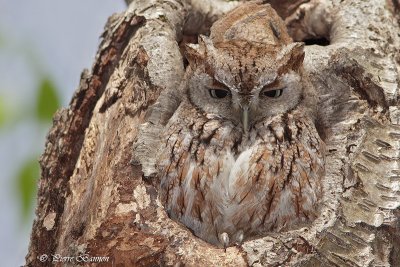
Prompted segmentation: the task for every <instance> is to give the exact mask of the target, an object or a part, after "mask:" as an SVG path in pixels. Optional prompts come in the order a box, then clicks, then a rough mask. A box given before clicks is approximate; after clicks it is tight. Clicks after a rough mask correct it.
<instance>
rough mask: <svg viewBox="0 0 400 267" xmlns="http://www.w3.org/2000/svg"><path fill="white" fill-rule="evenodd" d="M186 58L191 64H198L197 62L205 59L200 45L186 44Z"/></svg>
mask: <svg viewBox="0 0 400 267" xmlns="http://www.w3.org/2000/svg"><path fill="white" fill-rule="evenodd" d="M185 57H186V59H187V60H188V61H189V63H190V64H196V62H198V61H199V60H202V59H203V58H204V51H202V49H201V47H200V45H198V44H186V45H185Z"/></svg>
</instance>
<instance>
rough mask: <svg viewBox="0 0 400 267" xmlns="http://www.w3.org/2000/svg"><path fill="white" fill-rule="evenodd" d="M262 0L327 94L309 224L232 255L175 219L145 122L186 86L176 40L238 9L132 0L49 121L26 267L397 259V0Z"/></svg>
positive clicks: (198, 0) (377, 262) (199, 1)
mask: <svg viewBox="0 0 400 267" xmlns="http://www.w3.org/2000/svg"><path fill="white" fill-rule="evenodd" d="M127 2H131V1H127ZM264 2H270V3H271V5H272V6H273V7H274V8H275V9H276V10H277V11H278V13H279V14H280V15H281V16H282V17H283V18H284V19H285V22H286V24H287V27H288V30H289V32H290V34H291V35H292V37H293V39H294V40H296V41H305V42H306V44H308V45H307V46H306V50H305V51H306V58H305V69H306V70H307V71H308V72H309V73H310V77H311V79H312V82H313V84H314V86H315V88H316V89H317V92H318V94H319V99H320V103H319V120H318V122H319V123H318V125H317V128H318V130H319V132H320V134H321V136H322V138H323V139H324V141H325V143H326V144H327V148H328V149H327V155H326V176H325V177H324V178H323V184H324V188H325V191H324V198H323V208H322V212H321V214H320V215H319V217H318V218H317V219H316V220H315V221H314V222H313V223H312V225H310V226H309V227H305V228H302V229H299V230H294V231H289V232H284V233H272V234H270V235H268V236H266V237H264V238H260V239H255V240H251V241H247V242H245V243H244V244H243V245H242V246H238V247H229V248H228V249H227V250H226V252H224V250H223V249H219V248H216V247H214V246H212V245H210V244H208V243H206V242H204V241H202V240H200V239H198V238H196V237H195V236H193V235H192V233H191V232H190V231H189V230H187V229H186V228H185V227H183V226H182V225H180V224H178V223H176V222H175V221H172V220H170V219H169V218H168V215H167V214H166V212H165V211H164V208H163V206H162V203H160V200H159V197H158V187H157V185H156V184H154V183H152V182H151V181H148V180H146V179H144V178H143V177H142V171H141V166H140V165H139V164H137V162H132V161H131V159H132V158H135V151H133V144H134V142H135V140H136V138H137V135H138V127H139V125H140V124H142V123H144V122H145V121H146V112H147V110H148V108H149V107H150V106H151V105H152V104H154V103H155V102H156V100H157V98H158V96H159V95H160V93H161V92H162V91H164V90H167V89H171V88H176V87H178V86H179V83H180V80H181V79H182V77H183V74H184V61H183V59H182V55H181V52H180V48H179V46H178V43H177V41H178V42H185V41H187V40H193V39H194V40H196V38H193V36H196V35H198V34H200V33H202V34H207V31H208V29H209V27H210V26H211V25H212V23H213V22H214V21H215V20H216V19H218V18H219V17H220V16H221V15H222V14H224V13H226V12H227V11H228V10H230V9H232V8H234V7H235V6H237V5H239V4H240V3H239V2H225V1H223V0H215V1H212V0H191V1H189V0H187V1H185V0H169V1H161V0H146V1H144V0H135V1H132V3H130V5H129V8H128V9H127V11H126V12H125V13H123V14H117V15H113V16H112V17H111V18H110V19H109V21H108V23H107V25H106V27H105V32H104V34H103V40H102V42H101V44H100V47H99V51H98V53H97V56H96V59H95V63H94V65H93V68H92V70H91V71H90V72H89V71H87V70H86V71H84V72H83V73H82V76H81V82H80V85H79V88H78V89H77V90H76V92H75V95H74V96H73V98H72V100H71V103H70V105H69V107H68V108H66V109H62V110H60V111H58V112H57V114H56V115H55V117H54V124H53V127H52V129H51V130H50V132H49V134H48V137H47V143H46V148H45V151H44V153H43V156H42V158H41V160H40V164H41V169H42V174H41V179H40V183H39V192H38V206H37V210H36V216H37V218H36V219H35V222H34V224H33V228H32V236H31V244H30V247H29V252H28V255H27V257H26V265H27V266H47V265H49V266H50V265H51V266H53V265H54V264H56V265H59V266H76V265H77V264H83V265H89V264H92V265H93V266H94V265H96V266H98V265H99V266H164V265H166V266H400V208H399V206H400V110H399V103H400V96H399V88H400V86H399V77H400V76H399V73H400V53H399V51H400V27H399V22H400V16H399V15H396V14H399V13H400V3H399V1H397V0H392V1H390V0H386V1H383V0H371V1H362V0H355V1H350V0H344V1H343V0H342V1H340V0H333V1H328V0H308V1H307V0H296V1H288V0H285V1H283V0H282V1H275V0H270V1H264ZM56 255H60V256H62V257H64V258H59V257H58V256H56ZM79 255H86V256H88V257H87V258H82V257H81V258H80V257H79ZM67 257H71V258H67ZM96 257H109V258H108V259H107V258H103V259H102V258H96ZM62 261H63V262H62ZM100 261H102V262H103V263H102V264H98V263H99V262H100Z"/></svg>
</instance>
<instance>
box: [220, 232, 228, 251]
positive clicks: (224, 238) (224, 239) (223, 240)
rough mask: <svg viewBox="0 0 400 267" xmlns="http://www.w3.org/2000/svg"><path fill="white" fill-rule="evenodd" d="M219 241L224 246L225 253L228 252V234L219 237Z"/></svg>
mask: <svg viewBox="0 0 400 267" xmlns="http://www.w3.org/2000/svg"><path fill="white" fill-rule="evenodd" d="M219 241H220V242H221V243H222V245H224V251H225V252H226V248H227V247H228V245H229V236H228V234H227V233H225V232H223V233H222V234H220V235H219Z"/></svg>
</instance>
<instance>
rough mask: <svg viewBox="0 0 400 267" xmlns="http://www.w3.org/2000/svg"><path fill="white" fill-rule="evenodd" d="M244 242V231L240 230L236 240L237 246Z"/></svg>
mask: <svg viewBox="0 0 400 267" xmlns="http://www.w3.org/2000/svg"><path fill="white" fill-rule="evenodd" d="M243 240H244V233H243V230H239V231H238V234H237V238H236V245H238V246H241V245H242V244H243Z"/></svg>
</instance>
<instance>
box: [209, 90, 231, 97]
mask: <svg viewBox="0 0 400 267" xmlns="http://www.w3.org/2000/svg"><path fill="white" fill-rule="evenodd" d="M208 91H209V92H210V96H211V97H212V98H225V97H227V96H228V95H229V91H228V90H225V89H208Z"/></svg>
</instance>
